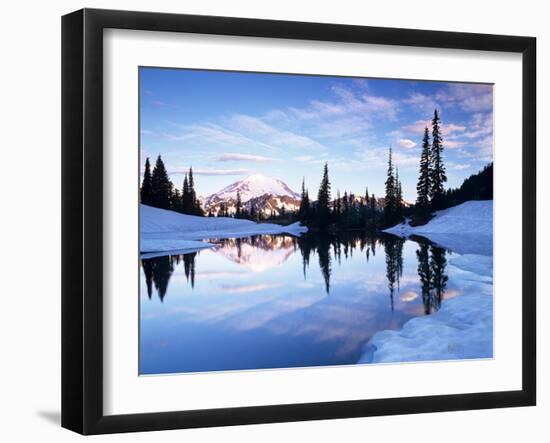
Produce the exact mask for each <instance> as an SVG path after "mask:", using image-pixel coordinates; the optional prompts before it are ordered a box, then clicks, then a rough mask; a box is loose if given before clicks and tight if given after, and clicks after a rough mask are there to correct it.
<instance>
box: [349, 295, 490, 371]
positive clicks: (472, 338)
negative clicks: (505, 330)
mask: <svg viewBox="0 0 550 443" xmlns="http://www.w3.org/2000/svg"><path fill="white" fill-rule="evenodd" d="M492 356H493V297H492V296H491V295H487V294H468V295H461V296H459V297H455V298H451V299H449V300H447V301H445V302H444V303H443V304H442V307H441V309H440V310H439V311H438V312H436V313H435V314H432V315H429V316H425V317H416V318H413V319H412V320H409V321H408V322H407V323H405V325H404V326H403V327H402V328H401V329H400V330H398V331H381V332H378V333H376V334H375V335H374V336H373V337H372V338H371V339H370V341H369V342H368V344H367V346H366V347H365V349H364V353H363V356H362V357H361V359H360V360H359V362H358V363H360V364H361V363H395V362H411V361H435V360H455V359H472V358H492Z"/></svg>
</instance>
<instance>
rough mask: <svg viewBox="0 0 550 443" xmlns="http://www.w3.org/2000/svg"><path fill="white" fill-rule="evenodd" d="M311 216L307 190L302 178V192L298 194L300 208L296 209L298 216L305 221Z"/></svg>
mask: <svg viewBox="0 0 550 443" xmlns="http://www.w3.org/2000/svg"><path fill="white" fill-rule="evenodd" d="M310 216H311V204H310V201H309V192H308V190H307V189H306V184H305V179H302V193H301V195H300V209H299V210H298V218H299V220H300V221H302V222H305V221H306V220H308V219H309V218H310Z"/></svg>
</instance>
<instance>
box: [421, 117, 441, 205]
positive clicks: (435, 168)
mask: <svg viewBox="0 0 550 443" xmlns="http://www.w3.org/2000/svg"><path fill="white" fill-rule="evenodd" d="M431 136H432V137H431V141H430V131H429V129H428V127H426V128H424V137H423V138H422V151H421V154H420V168H419V176H418V183H417V185H416V193H417V197H416V210H417V214H419V215H427V214H428V213H429V212H431V211H434V210H438V209H442V207H443V205H444V197H445V182H446V181H447V174H446V170H445V164H444V162H443V137H442V136H441V119H440V118H439V112H438V111H437V109H435V110H434V115H433V118H432V131H431Z"/></svg>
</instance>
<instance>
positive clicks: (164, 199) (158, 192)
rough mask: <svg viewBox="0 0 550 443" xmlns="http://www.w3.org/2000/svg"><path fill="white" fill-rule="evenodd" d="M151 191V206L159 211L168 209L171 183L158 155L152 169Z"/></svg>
mask: <svg viewBox="0 0 550 443" xmlns="http://www.w3.org/2000/svg"><path fill="white" fill-rule="evenodd" d="M151 190H152V192H151V194H152V199H151V205H152V206H155V207H157V208H161V209H170V200H171V195H172V182H171V181H170V179H169V178H168V173H167V172H166V167H165V166H164V162H163V161H162V157H161V156H160V154H159V156H158V157H157V161H156V163H155V167H154V168H153V174H152V176H151Z"/></svg>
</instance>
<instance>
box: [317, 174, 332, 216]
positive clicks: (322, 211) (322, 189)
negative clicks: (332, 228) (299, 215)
mask: <svg viewBox="0 0 550 443" xmlns="http://www.w3.org/2000/svg"><path fill="white" fill-rule="evenodd" d="M317 213H318V219H319V224H320V225H321V226H327V225H328V223H329V215H330V181H329V178H328V164H327V163H325V167H324V170H323V178H322V179H321V184H320V185H319V192H318V194H317Z"/></svg>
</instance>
